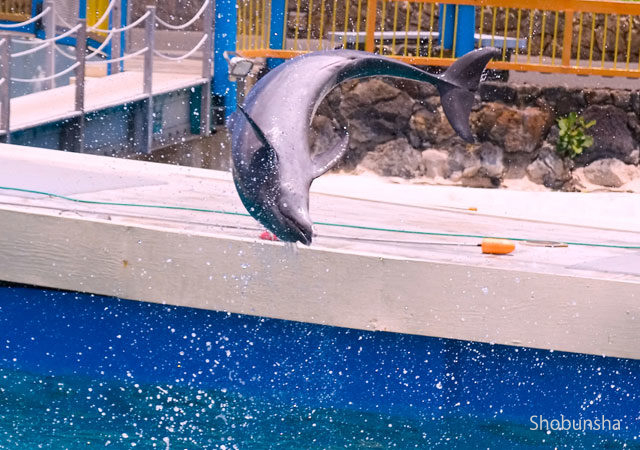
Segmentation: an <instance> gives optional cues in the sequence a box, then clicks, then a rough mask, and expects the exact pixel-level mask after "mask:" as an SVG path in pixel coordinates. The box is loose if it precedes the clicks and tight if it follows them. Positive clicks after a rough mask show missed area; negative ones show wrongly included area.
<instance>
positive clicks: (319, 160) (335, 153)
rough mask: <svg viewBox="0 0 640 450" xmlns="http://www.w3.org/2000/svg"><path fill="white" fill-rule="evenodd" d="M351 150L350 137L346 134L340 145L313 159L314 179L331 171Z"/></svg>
mask: <svg viewBox="0 0 640 450" xmlns="http://www.w3.org/2000/svg"><path fill="white" fill-rule="evenodd" d="M348 149H349V135H348V134H345V135H344V136H343V137H342V139H340V141H339V142H338V143H336V144H335V145H334V146H333V147H331V148H330V149H329V150H325V151H324V152H322V153H320V154H319V155H316V156H314V157H313V174H312V176H313V178H318V177H319V176H320V175H322V174H323V173H325V172H327V171H328V170H331V168H332V167H333V166H335V165H336V164H337V163H338V162H339V161H340V159H342V157H343V156H344V154H345V153H346V152H347V150H348Z"/></svg>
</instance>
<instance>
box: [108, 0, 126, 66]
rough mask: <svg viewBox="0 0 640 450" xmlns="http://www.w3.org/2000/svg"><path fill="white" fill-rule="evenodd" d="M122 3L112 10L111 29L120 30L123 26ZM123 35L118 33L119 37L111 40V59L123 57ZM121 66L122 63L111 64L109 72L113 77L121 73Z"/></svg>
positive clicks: (118, 3) (117, 3)
mask: <svg viewBox="0 0 640 450" xmlns="http://www.w3.org/2000/svg"><path fill="white" fill-rule="evenodd" d="M121 3H122V2H116V4H115V5H114V6H113V9H112V10H111V22H110V23H111V28H120V27H121V26H122V24H121V22H122V5H121ZM123 34H124V32H122V33H118V35H117V36H114V37H113V38H111V51H110V53H111V58H112V59H114V58H119V57H121V56H122V54H121V53H122V51H121V49H122V45H121V44H122V35H123ZM120 64H123V63H122V62H121V61H119V62H115V63H111V64H109V72H110V74H111V75H113V74H116V73H119V72H120Z"/></svg>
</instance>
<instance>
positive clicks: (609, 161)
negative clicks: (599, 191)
mask: <svg viewBox="0 0 640 450" xmlns="http://www.w3.org/2000/svg"><path fill="white" fill-rule="evenodd" d="M638 175H639V174H638V168H637V167H636V166H632V165H629V164H625V163H623V162H622V161H620V160H619V159H615V158H605V159H599V160H598V161H595V162H592V163H591V164H589V165H588V166H586V167H585V168H584V177H585V178H586V179H587V181H589V182H590V183H593V184H598V185H600V186H607V187H614V188H617V187H620V186H622V185H623V184H626V183H628V182H629V181H631V180H632V179H633V178H634V177H637V176H638Z"/></svg>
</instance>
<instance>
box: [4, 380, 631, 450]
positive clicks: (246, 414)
mask: <svg viewBox="0 0 640 450" xmlns="http://www.w3.org/2000/svg"><path fill="white" fill-rule="evenodd" d="M0 405H1V406H0V448H7V449H8V448H29V449H30V448H50V449H61V448H70V449H75V448H87V447H93V448H98V447H100V448H105V447H106V448H161V449H178V448H179V449H204V448H228V449H231V448H323V449H325V448H327V449H329V448H370V449H376V448H377V449H382V448H433V447H457V448H548V447H550V446H551V447H562V448H575V447H582V448H586V447H591V448H605V447H608V448H621V447H623V446H624V445H626V446H627V448H640V443H638V442H637V441H634V440H630V441H627V442H625V441H624V440H620V439H613V438H607V437H602V436H598V435H597V434H595V433H592V434H583V433H580V432H568V431H562V432H558V433H551V434H547V433H546V432H544V431H533V430H530V429H529V428H528V427H527V426H523V425H516V424H513V423H508V422H505V421H501V420H496V419H489V420H482V419H478V418H471V417H461V416H455V415H451V414H447V415H444V414H443V415H434V416H430V417H424V418H422V419H416V418H403V417H398V416H392V415H385V414H376V413H372V412H362V411H356V410H349V409H331V408H326V407H323V408H313V407H310V406H309V405H298V404H291V403H287V402H282V401H279V400H278V399H277V398H270V399H266V398H259V397H256V396H245V395H242V394H240V393H234V392H229V391H226V390H224V389H223V390H203V389H195V388H190V387H185V386H175V385H141V384H138V383H135V382H134V381H131V380H128V381H118V380H96V379H91V378H87V377H80V376H38V375H33V374H29V373H26V372H24V371H17V370H10V369H0Z"/></svg>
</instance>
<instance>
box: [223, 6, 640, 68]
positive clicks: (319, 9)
mask: <svg viewBox="0 0 640 450" xmlns="http://www.w3.org/2000/svg"><path fill="white" fill-rule="evenodd" d="M237 1H238V3H237V11H238V26H237V40H236V51H237V52H238V53H239V54H241V55H243V56H245V57H274V58H290V57H294V56H296V55H299V54H303V53H306V52H309V51H314V50H319V49H330V48H336V47H348V48H355V49H360V50H367V51H370V52H377V53H381V54H385V55H388V56H391V57H393V58H397V59H400V60H403V61H406V62H408V63H411V64H417V65H449V64H451V62H452V61H453V60H454V59H455V55H456V54H457V50H458V47H460V46H461V45H469V44H470V45H471V46H475V47H483V46H496V47H499V48H502V56H501V58H500V60H498V61H492V62H491V63H490V65H489V67H491V68H494V69H500V70H519V71H537V72H548V73H573V74H583V75H589V74H592V75H605V76H625V77H640V48H638V42H640V3H636V2H617V1H614V2H609V1H593V0H531V1H528V2H524V1H522V0H452V1H450V2H448V3H446V4H444V3H439V2H436V1H434V0H340V1H338V0H306V1H303V0H285V2H284V11H279V10H278V6H281V4H277V3H276V0H237ZM465 8H466V9H465ZM469 8H471V11H472V12H471V17H469V14H468V11H469ZM463 11H464V12H465V18H464V23H463V22H462V20H463V19H462V12H463ZM276 14H283V15H284V20H283V21H282V22H283V23H282V25H283V26H282V29H279V30H276V29H274V27H273V23H274V22H273V20H272V18H273V17H274V16H275V15H276ZM445 18H446V19H445ZM470 29H472V30H473V33H470ZM274 33H282V36H283V37H284V39H282V40H281V41H280V42H281V44H282V45H280V46H274V45H273V39H272V38H273V35H274ZM447 35H448V36H449V37H448V38H445V39H441V36H444V37H446V36H447Z"/></svg>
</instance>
